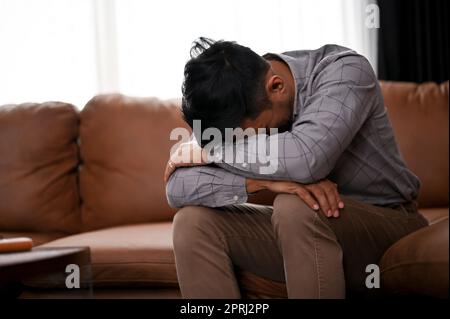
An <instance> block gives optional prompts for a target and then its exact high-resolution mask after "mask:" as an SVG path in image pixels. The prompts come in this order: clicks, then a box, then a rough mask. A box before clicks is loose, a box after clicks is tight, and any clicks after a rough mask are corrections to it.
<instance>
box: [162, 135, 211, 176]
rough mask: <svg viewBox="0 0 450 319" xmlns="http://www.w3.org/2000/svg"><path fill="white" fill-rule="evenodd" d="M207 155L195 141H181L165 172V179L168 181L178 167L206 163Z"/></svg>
mask: <svg viewBox="0 0 450 319" xmlns="http://www.w3.org/2000/svg"><path fill="white" fill-rule="evenodd" d="M206 164H207V156H206V153H205V152H203V149H202V148H201V147H200V145H198V144H197V142H195V141H190V142H187V143H181V144H180V145H178V147H177V149H176V150H175V152H173V154H172V155H171V156H170V159H169V161H168V162H167V165H166V170H165V172H164V181H165V182H166V183H167V181H168V180H169V177H170V175H172V173H173V172H174V171H175V170H176V169H177V168H178V167H184V166H196V165H206Z"/></svg>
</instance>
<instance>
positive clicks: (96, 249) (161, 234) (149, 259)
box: [43, 222, 178, 286]
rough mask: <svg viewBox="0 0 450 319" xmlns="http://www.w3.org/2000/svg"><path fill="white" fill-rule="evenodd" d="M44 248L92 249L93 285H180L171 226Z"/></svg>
mask: <svg viewBox="0 0 450 319" xmlns="http://www.w3.org/2000/svg"><path fill="white" fill-rule="evenodd" d="M43 246H46V247H67V246H89V247H90V249H91V264H92V268H91V269H92V281H93V284H94V286H177V285H178V281H177V275H176V270H175V262H174V255H173V250H172V223H171V222H161V223H148V224H135V225H126V226H119V227H114V228H106V229H102V230H97V231H91V232H86V233H80V234H77V235H72V236H68V237H65V238H61V239H58V240H55V241H52V242H50V243H47V244H45V245H43Z"/></svg>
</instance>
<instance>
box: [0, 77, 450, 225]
mask: <svg viewBox="0 0 450 319" xmlns="http://www.w3.org/2000/svg"><path fill="white" fill-rule="evenodd" d="M381 87H382V90H383V95H384V98H385V104H386V106H387V109H388V112H389V116H390V119H391V122H392V124H393V127H394V131H395V135H396V139H397V141H398V144H399V147H400V151H401V153H402V154H403V156H404V158H405V161H406V163H407V164H408V166H409V167H410V168H411V169H412V170H413V171H414V172H415V173H416V174H417V175H418V176H419V178H420V179H421V180H422V189H421V193H420V197H419V203H420V206H422V207H438V206H443V207H444V206H448V161H449V150H448V148H449V140H448V129H449V127H448V82H447V83H444V84H442V85H437V84H433V83H425V84H420V85H418V84H413V83H398V82H397V83H394V82H382V83H381ZM175 127H187V126H186V124H185V123H184V121H183V120H182V118H181V114H180V101H179V100H170V101H161V100H158V99H156V98H132V97H126V96H123V95H119V94H114V95H99V96H96V97H94V98H93V99H92V100H91V101H89V102H88V103H87V105H86V106H85V108H84V109H83V110H82V111H81V112H80V113H78V111H77V110H76V109H75V108H74V107H73V106H72V105H70V104H65V103H58V102H48V103H43V104H22V105H15V106H2V107H0V229H1V230H21V231H45V232H50V231H63V232H77V231H79V230H83V231H85V230H93V229H98V228H104V227H109V226H116V225H122V224H131V223H143V222H156V221H162V220H170V219H171V218H172V217H173V214H174V213H175V210H173V209H171V208H170V207H169V206H168V204H167V202H166V196H165V187H164V182H163V171H164V167H165V164H166V161H167V159H168V156H169V150H170V148H171V147H172V145H173V144H174V143H176V141H171V140H170V139H169V136H170V132H171V130H172V129H173V128H175ZM77 138H78V140H77ZM77 141H78V143H77ZM272 200H273V194H270V193H265V194H264V193H261V194H258V195H257V196H253V197H251V201H252V202H256V203H263V204H271V203H272Z"/></svg>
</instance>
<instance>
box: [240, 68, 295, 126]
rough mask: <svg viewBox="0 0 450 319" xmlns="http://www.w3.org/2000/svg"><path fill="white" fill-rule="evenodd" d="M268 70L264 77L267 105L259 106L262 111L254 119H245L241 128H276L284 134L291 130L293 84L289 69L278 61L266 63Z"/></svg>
mask: <svg viewBox="0 0 450 319" xmlns="http://www.w3.org/2000/svg"><path fill="white" fill-rule="evenodd" d="M268 63H269V64H270V68H269V70H268V72H267V74H266V77H265V90H266V95H267V100H268V101H267V103H269V105H261V109H262V110H263V111H262V112H261V113H260V114H259V115H258V116H257V117H256V118H255V119H250V118H247V119H245V120H244V121H243V122H242V125H241V126H242V128H243V129H247V128H253V129H255V130H257V129H258V128H265V129H270V128H278V132H279V133H281V132H284V131H286V130H289V129H290V128H291V124H292V112H293V108H294V95H295V87H294V86H295V84H294V78H293V76H292V73H291V71H290V69H289V67H288V66H287V65H286V64H285V63H284V62H280V61H268Z"/></svg>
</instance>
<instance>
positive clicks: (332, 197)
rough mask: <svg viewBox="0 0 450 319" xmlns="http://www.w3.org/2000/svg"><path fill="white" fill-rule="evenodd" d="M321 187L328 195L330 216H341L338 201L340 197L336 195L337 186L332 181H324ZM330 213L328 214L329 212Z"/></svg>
mask: <svg viewBox="0 0 450 319" xmlns="http://www.w3.org/2000/svg"><path fill="white" fill-rule="evenodd" d="M319 187H320V188H322V190H323V192H324V193H325V196H326V197H327V200H328V203H329V205H330V211H331V212H330V214H329V215H330V216H334V217H339V209H338V202H339V199H338V197H336V193H337V192H336V186H334V185H333V184H332V183H330V182H323V183H321V184H319ZM327 215H328V214H327Z"/></svg>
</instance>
